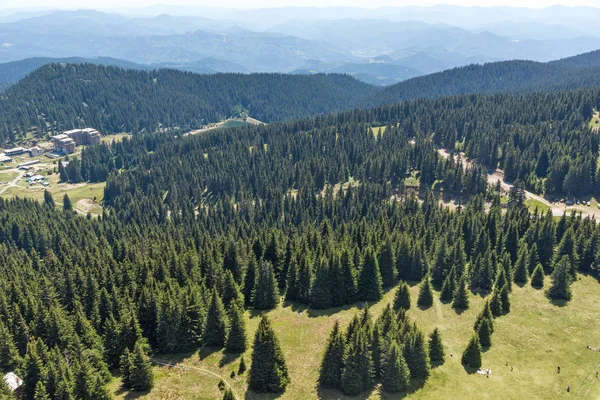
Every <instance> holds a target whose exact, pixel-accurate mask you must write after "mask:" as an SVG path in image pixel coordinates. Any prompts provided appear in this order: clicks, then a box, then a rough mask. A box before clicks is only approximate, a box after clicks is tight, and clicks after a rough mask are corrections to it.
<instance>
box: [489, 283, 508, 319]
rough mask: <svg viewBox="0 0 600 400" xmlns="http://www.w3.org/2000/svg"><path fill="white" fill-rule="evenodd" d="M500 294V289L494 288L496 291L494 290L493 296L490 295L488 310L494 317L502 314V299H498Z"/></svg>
mask: <svg viewBox="0 0 600 400" xmlns="http://www.w3.org/2000/svg"><path fill="white" fill-rule="evenodd" d="M505 286H506V285H505ZM501 292H502V289H500V288H496V290H494V294H493V295H492V301H491V302H490V309H491V310H492V315H493V316H494V317H499V316H501V315H502V314H503V313H504V309H503V307H502V298H501V297H500V293H501Z"/></svg>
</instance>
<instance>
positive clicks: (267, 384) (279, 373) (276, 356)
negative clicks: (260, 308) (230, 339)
mask: <svg viewBox="0 0 600 400" xmlns="http://www.w3.org/2000/svg"><path fill="white" fill-rule="evenodd" d="M248 375H249V376H248V387H249V389H250V390H252V391H253V392H256V393H281V392H284V391H285V389H286V387H287V385H288V384H289V383H290V377H289V375H288V370H287V366H286V364H285V360H284V358H283V352H282V351H281V348H280V346H279V340H277V337H276V336H275V332H274V331H273V328H272V327H271V323H270V322H269V320H268V319H267V316H266V315H263V316H262V318H261V320H260V323H259V324H258V329H257V331H256V335H255V336H254V345H253V346H252V363H251V366H250V372H249V374H248Z"/></svg>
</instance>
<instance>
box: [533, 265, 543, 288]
mask: <svg viewBox="0 0 600 400" xmlns="http://www.w3.org/2000/svg"><path fill="white" fill-rule="evenodd" d="M544 277H545V275H544V267H542V264H538V265H537V266H536V267H535V269H534V270H533V274H532V275H531V286H533V287H534V288H538V289H540V288H543V287H544Z"/></svg>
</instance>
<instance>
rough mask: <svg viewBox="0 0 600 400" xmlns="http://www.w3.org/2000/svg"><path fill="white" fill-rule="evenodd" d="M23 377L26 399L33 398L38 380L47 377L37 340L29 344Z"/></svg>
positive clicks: (40, 380) (42, 380)
mask: <svg viewBox="0 0 600 400" xmlns="http://www.w3.org/2000/svg"><path fill="white" fill-rule="evenodd" d="M38 340H39V339H38ZM42 347H43V346H42ZM22 378H23V395H24V397H25V398H26V399H33V398H34V396H35V391H36V387H37V385H38V382H44V381H45V379H46V367H45V366H44V363H43V361H42V355H40V354H39V350H38V342H36V341H32V342H29V343H28V344H27V354H26V355H25V367H24V375H23V377H22Z"/></svg>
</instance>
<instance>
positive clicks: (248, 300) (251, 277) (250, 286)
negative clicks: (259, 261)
mask: <svg viewBox="0 0 600 400" xmlns="http://www.w3.org/2000/svg"><path fill="white" fill-rule="evenodd" d="M256 275H257V267H256V260H255V259H254V257H251V258H250V262H249V263H248V268H247V269H246V275H244V290H243V293H244V302H245V305H246V306H248V307H249V306H252V299H254V289H255V288H256Z"/></svg>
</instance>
